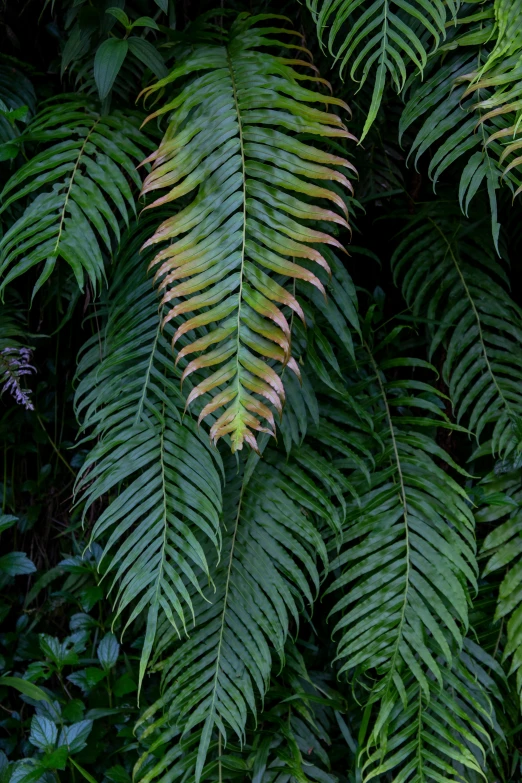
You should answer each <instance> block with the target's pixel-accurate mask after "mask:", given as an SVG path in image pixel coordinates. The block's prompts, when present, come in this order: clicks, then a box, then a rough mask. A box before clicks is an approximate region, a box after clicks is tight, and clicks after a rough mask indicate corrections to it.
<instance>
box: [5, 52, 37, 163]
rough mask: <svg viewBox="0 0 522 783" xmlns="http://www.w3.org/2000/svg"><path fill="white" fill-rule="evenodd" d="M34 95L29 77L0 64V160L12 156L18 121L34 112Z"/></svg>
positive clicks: (15, 152)
mask: <svg viewBox="0 0 522 783" xmlns="http://www.w3.org/2000/svg"><path fill="white" fill-rule="evenodd" d="M35 107H36V95H35V92H34V87H33V85H32V84H31V82H30V81H29V79H28V78H27V77H26V76H24V74H23V73H21V72H20V71H19V70H18V69H17V68H14V67H12V66H9V65H0V160H8V159H10V158H14V157H16V155H17V152H18V146H17V145H16V144H13V143H12V142H13V140H14V139H16V138H17V137H18V136H19V135H20V134H19V130H18V125H17V123H18V122H22V123H25V122H28V121H29V120H30V119H31V117H32V116H33V114H34V111H35Z"/></svg>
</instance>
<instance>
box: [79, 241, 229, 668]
mask: <svg viewBox="0 0 522 783" xmlns="http://www.w3.org/2000/svg"><path fill="white" fill-rule="evenodd" d="M142 241H143V234H142V233H141V234H139V235H138V236H137V237H136V236H135V237H134V238H133V240H132V241H130V242H129V243H128V245H127V246H126V248H125V252H122V253H121V254H120V255H119V256H118V259H117V263H118V271H117V273H116V276H115V278H114V280H113V283H112V286H111V293H112V301H111V304H110V307H109V312H108V320H107V325H106V327H105V330H104V336H103V340H101V338H100V336H99V335H98V334H95V335H94V337H93V338H92V339H91V340H90V341H89V343H88V344H87V346H86V348H85V350H84V353H83V355H82V359H81V362H80V367H79V375H80V378H81V380H80V383H79V385H78V389H77V392H76V409H77V413H78V415H79V417H80V420H81V422H82V426H83V430H84V431H87V432H88V437H89V438H90V439H91V440H95V443H94V445H93V447H92V448H91V451H90V453H89V454H88V456H87V458H86V460H85V462H84V464H83V466H82V469H81V471H80V473H79V476H78V480H77V487H76V491H77V493H79V494H80V496H81V499H82V501H83V502H84V511H83V513H84V515H85V514H86V513H87V512H89V509H93V510H94V509H95V508H97V507H98V504H99V503H100V501H101V500H102V498H106V497H108V498H109V502H108V504H107V505H106V507H104V509H103V510H102V511H101V512H100V513H99V514H98V515H97V518H96V522H95V524H94V527H93V530H92V538H93V539H99V538H103V539H104V540H105V542H106V543H105V550H104V555H103V560H102V565H103V566H104V570H105V569H106V571H108V572H109V573H110V576H111V577H112V590H111V592H113V593H114V594H115V595H114V600H115V602H116V606H117V615H119V614H120V613H122V612H124V613H125V614H124V616H125V617H126V618H127V624H129V623H130V622H132V620H133V619H134V618H136V617H137V616H138V615H139V614H140V613H145V614H146V615H147V629H146V638H145V644H144V648H143V653H142V663H141V676H142V677H143V674H144V671H145V666H146V663H147V660H148V658H149V656H150V654H151V650H152V646H153V643H154V641H155V639H156V635H157V634H156V631H157V627H158V624H160V625H161V622H162V621H163V620H164V619H165V620H166V621H167V622H168V623H169V624H170V625H171V626H172V628H173V630H174V633H176V634H180V635H181V634H183V633H184V632H186V631H187V630H188V628H190V625H191V624H192V622H193V617H194V610H193V607H192V599H191V597H190V594H189V590H188V589H187V585H189V587H191V588H192V589H193V590H195V591H197V590H198V589H199V580H200V578H201V577H202V578H203V580H204V583H205V584H207V583H208V581H209V580H211V579H212V577H211V575H210V569H209V564H208V563H207V557H206V555H205V553H204V548H203V546H204V544H205V542H210V543H211V545H213V546H214V548H215V549H214V560H215V559H217V552H218V551H219V548H220V536H221V532H220V514H221V475H220V458H219V455H218V454H217V452H216V451H215V450H211V448H210V445H209V444H208V439H207V438H206V437H204V436H202V435H200V434H199V433H198V430H197V427H196V425H195V424H194V422H193V421H192V420H190V419H188V418H186V419H185V420H184V421H182V414H183V399H182V396H181V393H180V389H179V381H180V376H181V372H180V371H178V370H176V368H175V367H174V363H173V360H172V355H171V350H170V345H169V337H171V336H172V330H171V327H170V328H168V329H167V330H166V332H165V333H163V332H162V329H161V317H160V314H159V313H158V309H157V301H156V295H155V293H154V291H153V289H152V287H151V284H150V280H147V278H146V274H145V265H144V261H143V256H140V254H139V245H140V243H141V242H142ZM216 550H217V552H216Z"/></svg>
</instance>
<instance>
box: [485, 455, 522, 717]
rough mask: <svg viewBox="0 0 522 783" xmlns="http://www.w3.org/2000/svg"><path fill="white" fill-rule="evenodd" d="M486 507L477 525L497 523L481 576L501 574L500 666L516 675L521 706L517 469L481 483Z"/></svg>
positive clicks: (521, 500)
mask: <svg viewBox="0 0 522 783" xmlns="http://www.w3.org/2000/svg"><path fill="white" fill-rule="evenodd" d="M481 487H482V488H483V489H484V491H485V504H484V506H483V508H481V509H480V510H479V512H478V514H477V518H478V520H479V521H480V522H485V523H490V524H491V523H498V522H500V524H497V525H496V526H495V527H494V528H493V530H492V531H491V532H490V533H489V534H488V535H487V536H486V539H485V541H484V544H483V547H482V555H483V556H486V557H487V558H488V560H487V563H486V566H485V568H484V576H488V575H489V574H493V573H496V572H498V571H501V573H503V578H502V581H501V583H500V587H499V592H498V599H497V605H496V611H495V618H494V619H495V620H503V621H504V622H505V623H506V631H507V642H506V644H505V647H504V650H503V663H509V669H508V673H509V675H512V674H516V684H517V692H518V695H519V699H520V703H521V704H522V587H521V585H522V546H521V542H522V536H521V535H520V533H521V530H522V511H521V504H522V488H521V481H520V469H519V468H518V469H516V470H511V471H509V472H508V473H505V474H504V475H502V474H501V475H496V474H494V473H493V474H491V475H489V476H487V477H486V478H485V479H483V481H482V482H481Z"/></svg>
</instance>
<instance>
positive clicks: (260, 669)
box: [143, 454, 326, 781]
mask: <svg viewBox="0 0 522 783" xmlns="http://www.w3.org/2000/svg"><path fill="white" fill-rule="evenodd" d="M252 458H254V459H253V460H252ZM258 459H259V458H258V456H257V455H255V454H252V455H251V459H250V461H249V462H248V463H247V465H246V468H245V471H244V473H243V475H239V476H232V475H229V477H228V481H227V484H226V489H225V498H224V518H223V528H224V532H223V549H222V558H221V561H220V564H219V566H218V567H217V569H216V570H215V571H214V573H213V580H214V584H215V592H214V593H209V594H208V598H209V599H210V601H211V603H208V602H207V601H205V600H204V599H203V598H201V597H200V596H195V597H194V606H195V611H196V629H195V631H194V632H193V633H192V634H191V636H190V638H189V639H188V640H187V641H185V642H183V643H181V644H178V645H177V648H176V649H175V650H174V652H173V653H172V654H171V655H170V657H169V658H168V659H167V660H166V662H165V664H164V666H163V695H162V697H161V699H160V700H159V702H158V703H157V704H156V705H154V706H153V707H152V708H150V710H148V711H147V712H146V713H145V715H144V716H143V720H146V719H151V718H153V717H154V716H155V718H156V719H157V718H158V712H160V711H162V710H164V711H165V715H164V717H163V718H160V721H161V723H160V725H162V724H163V725H164V724H165V723H166V722H168V721H169V720H170V722H171V723H172V724H173V725H176V726H177V727H178V728H179V729H181V730H182V731H183V734H184V735H187V734H188V733H189V732H191V731H192V730H195V729H196V728H197V727H200V726H201V725H202V729H201V734H200V735H199V746H198V752H197V759H195V777H196V780H197V781H198V780H199V779H200V777H201V775H202V772H203V768H204V764H205V760H206V757H207V752H208V749H209V745H210V742H211V740H212V737H213V736H214V735H215V733H216V732H217V733H218V734H219V735H221V737H222V739H223V741H224V742H226V740H227V737H228V735H229V734H232V736H233V735H236V737H237V739H238V740H239V742H243V741H244V739H245V726H246V721H247V716H248V714H249V712H251V713H253V714H254V716H255V715H256V714H257V711H258V703H259V701H260V699H261V700H262V699H263V697H264V695H265V692H266V690H267V688H268V684H269V680H270V673H271V668H272V658H273V656H274V654H275V655H276V656H277V657H279V658H280V659H281V660H283V659H284V647H285V642H286V639H287V636H288V631H289V623H290V622H292V623H293V624H294V625H298V623H299V613H300V611H301V609H302V607H303V605H304V602H305V601H306V602H307V603H313V600H314V597H315V594H316V592H317V591H318V589H319V572H318V569H317V564H316V559H317V558H318V557H319V558H320V559H322V560H323V563H324V564H325V563H326V548H325V545H324V543H323V541H322V539H321V538H320V536H319V535H318V533H317V531H316V529H315V527H314V523H313V521H312V518H311V515H310V514H305V513H304V511H303V508H302V503H298V502H295V501H294V500H293V498H292V495H293V492H294V487H292V486H291V485H292V482H291V481H290V480H289V479H287V478H285V476H284V474H283V473H281V472H280V471H279V470H278V468H277V466H275V467H274V466H271V465H268V464H266V463H265V461H264V460H263V461H262V462H258V461H257V460H258ZM256 463H257V464H256ZM232 470H233V471H234V472H235V471H236V466H235V465H233V467H232ZM267 487H270V492H268V493H267V492H266V488H267ZM303 498H305V493H304V492H303V491H302V490H301V491H300V500H301V501H302V499H303ZM166 633H167V638H166V640H165V641H164V642H163V643H162V644H161V645H160V651H161V647H164V646H167V645H169V644H170V643H171V641H170V640H171V638H172V634H171V632H170V631H169V629H168V628H167V629H166ZM165 731H166V737H167V739H168V733H169V732H170V731H172V729H169V728H167V729H166V730H165Z"/></svg>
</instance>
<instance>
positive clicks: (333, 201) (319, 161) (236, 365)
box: [143, 15, 353, 450]
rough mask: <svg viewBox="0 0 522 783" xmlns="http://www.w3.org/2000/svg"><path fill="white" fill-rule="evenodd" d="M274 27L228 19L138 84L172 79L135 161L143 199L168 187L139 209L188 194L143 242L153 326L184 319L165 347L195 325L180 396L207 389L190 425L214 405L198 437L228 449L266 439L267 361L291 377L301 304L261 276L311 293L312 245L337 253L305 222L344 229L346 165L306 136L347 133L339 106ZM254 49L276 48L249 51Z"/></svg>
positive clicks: (277, 390)
mask: <svg viewBox="0 0 522 783" xmlns="http://www.w3.org/2000/svg"><path fill="white" fill-rule="evenodd" d="M263 21H265V22H268V23H271V24H272V26H270V27H268V26H265V25H262V24H261V23H262V22H263ZM281 24H282V22H281V20H280V19H279V18H278V17H264V16H261V17H250V16H247V15H240V17H239V18H238V20H237V21H236V22H235V23H234V25H233V27H232V29H231V31H230V36H229V41H228V44H227V45H219V46H211V45H201V46H195V47H194V48H193V49H192V50H191V51H190V53H189V54H188V55H187V57H186V58H185V59H182V60H181V61H180V62H178V63H177V64H176V67H175V68H174V70H172V71H171V73H170V75H169V76H168V77H166V78H165V79H163V80H161V81H160V82H159V83H158V84H156V85H154V86H153V87H151V88H149V89H148V90H147V91H146V93H147V95H151V94H153V93H154V92H155V91H157V90H159V89H164V88H167V87H169V86H170V85H171V84H176V85H177V84H180V86H179V87H178V90H177V93H176V94H175V96H174V98H172V99H171V100H170V101H168V102H167V103H165V105H164V106H162V108H161V109H159V110H158V111H156V112H155V113H154V114H153V115H151V117H156V116H160V115H163V114H166V113H170V114H169V126H168V129H167V132H166V134H165V137H164V139H163V141H162V143H161V145H160V147H159V148H158V149H157V150H156V152H154V153H153V154H152V155H151V156H150V157H149V158H148V160H149V161H150V162H152V164H153V170H152V172H151V173H150V174H149V175H148V177H147V178H146V180H145V183H144V187H143V193H144V194H147V193H151V192H154V191H156V190H164V189H166V188H168V191H167V193H166V194H165V195H163V196H160V197H159V198H158V199H156V201H154V203H153V204H152V205H150V206H152V207H156V206H160V205H163V204H170V203H172V202H176V201H177V200H178V199H180V198H181V197H182V196H184V195H186V194H190V195H191V197H192V201H191V202H190V203H189V204H188V205H187V206H185V207H184V208H183V209H182V210H181V211H179V212H177V213H176V214H174V215H173V216H172V217H171V218H169V219H168V220H166V221H165V222H163V223H162V224H161V225H160V226H159V227H158V229H157V231H156V232H155V234H154V235H153V236H152V237H151V238H150V239H149V240H148V242H147V243H146V245H148V246H150V245H157V244H158V243H164V242H169V244H168V245H167V246H165V247H163V249H161V250H160V251H159V252H158V253H157V255H156V257H155V259H154V261H153V262H152V266H153V267H154V268H155V269H156V280H157V281H158V283H159V289H160V291H161V292H162V294H163V298H162V304H164V305H168V307H169V309H170V311H169V313H168V315H167V316H166V318H165V323H167V322H169V321H170V320H171V319H173V318H174V319H175V318H176V317H177V316H179V315H181V314H184V313H190V314H191V317H190V318H189V319H188V320H187V321H186V322H185V323H184V324H182V325H181V326H179V327H178V329H177V331H176V334H175V336H174V340H173V342H174V343H177V341H178V339H179V337H180V336H181V335H183V334H186V333H187V332H189V331H190V330H192V329H194V328H196V327H199V326H207V327H208V333H207V335H206V336H205V337H203V338H201V339H197V340H195V341H193V343H192V345H190V346H189V347H186V348H184V349H183V350H182V351H180V352H179V353H178V358H179V357H181V356H183V357H184V356H187V355H190V354H198V353H199V356H197V357H196V358H194V359H193V360H192V361H191V362H190V364H189V366H188V367H187V368H186V370H185V372H184V377H186V376H187V375H189V374H190V373H191V372H193V371H195V370H197V369H199V368H210V374H208V375H207V376H206V377H205V379H204V380H203V381H202V382H201V383H200V384H198V385H197V386H196V387H195V388H194V389H193V390H192V391H191V393H190V395H189V396H188V398H187V404H188V405H189V404H190V403H192V401H193V400H195V399H196V398H197V397H198V396H200V395H202V394H204V393H205V392H212V400H211V401H210V402H209V403H208V405H206V406H205V407H204V409H203V410H202V411H201V414H200V420H202V419H205V418H206V417H207V416H208V415H209V414H211V413H213V412H214V411H217V410H219V409H220V408H223V407H224V408H225V411H224V413H223V414H222V415H221V416H220V417H219V419H218V420H217V421H216V422H215V423H214V424H213V426H212V428H211V439H212V440H213V441H214V442H216V441H217V440H218V439H219V438H221V437H222V436H223V435H225V434H229V435H230V438H231V442H232V448H233V450H236V449H241V448H242V446H243V443H244V442H247V443H248V444H249V445H250V446H252V447H253V448H257V445H256V438H255V434H254V433H255V431H267V432H270V433H274V431H275V421H274V412H276V413H280V412H281V410H282V406H283V402H284V397H285V393H284V385H283V383H282V381H281V378H280V376H279V374H278V373H277V371H276V369H275V366H277V365H278V364H279V365H282V366H288V368H289V369H290V370H291V371H293V372H294V373H295V374H297V375H299V369H298V365H297V363H296V361H295V359H294V358H293V357H292V350H291V329H290V324H289V318H288V313H290V312H292V311H293V313H295V314H296V316H298V317H301V318H303V319H304V314H303V309H302V305H301V304H300V303H299V301H298V300H297V299H296V297H295V296H294V294H293V292H292V290H291V286H287V288H285V287H283V285H282V284H281V283H280V282H278V281H277V280H276V279H275V278H274V273H275V275H283V276H284V278H290V279H291V280H292V279H293V280H306V281H309V282H310V283H311V284H312V285H313V286H315V287H316V288H317V289H319V291H321V292H323V284H322V283H321V281H320V280H319V278H318V277H317V275H316V274H314V271H312V269H311V267H313V266H317V268H320V267H322V268H324V269H326V270H328V269H329V265H328V262H327V260H326V258H325V254H324V253H323V251H322V250H321V249H318V247H317V246H319V247H320V246H321V245H322V244H324V245H331V246H334V247H337V248H339V249H342V248H341V245H340V243H339V242H338V240H337V239H335V238H334V237H333V236H332V233H327V232H326V231H325V230H323V228H322V227H321V226H319V227H316V226H317V224H318V223H322V226H325V225H326V226H328V223H334V225H340V226H343V227H345V228H346V227H347V226H348V224H347V208H346V205H345V200H344V197H343V195H342V188H345V189H346V188H347V189H348V190H349V189H350V187H351V186H350V182H349V180H348V179H347V176H346V172H347V171H349V170H350V169H353V166H352V165H351V164H350V163H349V162H348V161H347V160H346V159H344V158H343V157H340V156H339V155H334V154H331V153H329V152H326V151H324V149H322V148H321V147H319V146H313V145H312V144H311V143H310V140H311V139H314V140H316V141H323V140H324V141H327V140H328V139H330V138H333V139H339V140H344V139H349V138H351V136H350V134H349V133H348V131H347V130H346V127H345V125H344V122H343V120H342V119H341V117H340V116H339V114H337V113H334V110H338V111H341V112H345V111H347V107H346V105H345V104H344V103H343V101H341V100H338V99H336V98H333V97H331V96H330V95H328V94H324V93H321V92H319V90H318V89H317V88H319V87H320V86H321V85H322V84H323V80H321V79H319V78H318V77H317V76H315V75H313V74H314V73H315V70H314V66H312V65H311V64H310V63H309V62H307V61H305V60H304V59H295V58H296V57H297V56H299V57H306V50H305V49H304V48H303V47H301V46H299V45H298V44H294V43H292V41H295V40H296V37H297V40H299V37H298V34H297V33H294V32H293V31H291V30H284V29H279V27H280V26H281ZM273 25H277V27H276V26H273ZM278 36H280V37H281V38H283V39H284V40H283V41H280V40H278ZM266 46H268V47H270V49H271V50H272V51H273V50H274V49H275V50H276V51H277V50H278V49H279V50H281V49H282V50H283V51H286V52H287V54H288V55H289V56H286V57H279V56H276V55H275V54H271V53H267V52H266V51H261V50H260V47H266ZM301 52H302V53H303V54H301ZM182 79H184V81H182V82H181V83H180V80H182ZM303 81H305V82H306V81H308V82H311V86H312V88H315V89H310V88H308V87H305V86H303V85H302V84H301V82H303ZM316 104H322V105H323V106H326V107H327V108H328V111H324V110H323V109H322V108H319V107H316ZM298 134H305V135H306V139H307V140H306V142H305V141H301V140H300V139H299V138H298ZM343 172H344V173H343ZM284 278H283V279H284ZM200 311H201V312H200ZM274 365H275V366H274ZM267 403H268V404H267Z"/></svg>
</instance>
